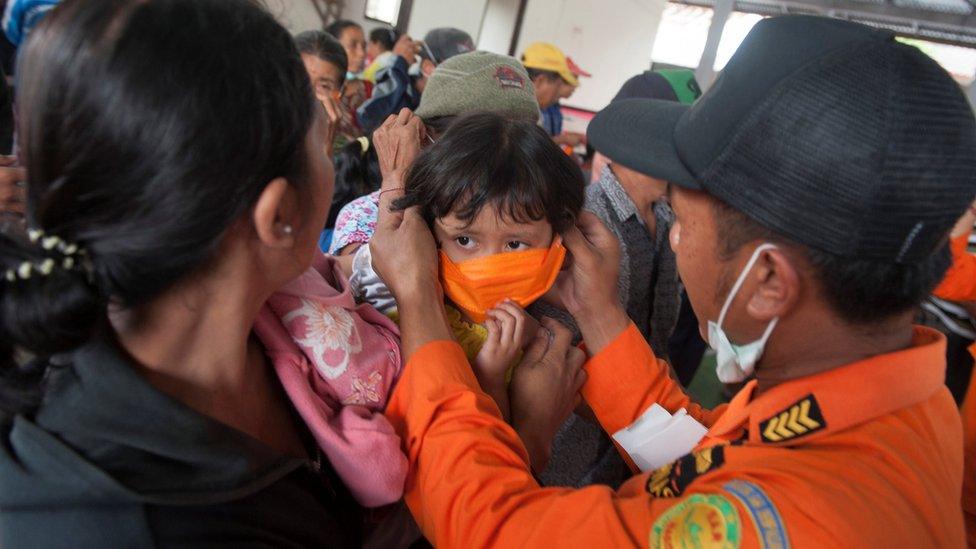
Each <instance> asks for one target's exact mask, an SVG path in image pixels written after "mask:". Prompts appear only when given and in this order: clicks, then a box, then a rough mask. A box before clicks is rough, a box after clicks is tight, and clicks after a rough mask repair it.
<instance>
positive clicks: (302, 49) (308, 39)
mask: <svg viewBox="0 0 976 549" xmlns="http://www.w3.org/2000/svg"><path fill="white" fill-rule="evenodd" d="M295 47H296V48H298V53H302V54H305V55H311V56H314V57H318V58H319V59H321V60H322V61H325V62H326V63H332V64H333V65H335V66H336V67H338V68H339V74H340V76H339V86H340V87H342V85H343V84H345V82H346V67H348V66H349V57H348V56H347V55H346V48H343V47H342V44H340V43H339V41H338V40H336V38H335V37H334V36H332V35H331V34H329V33H327V32H325V31H320V30H310V31H305V32H302V33H299V34H298V35H297V36H295Z"/></svg>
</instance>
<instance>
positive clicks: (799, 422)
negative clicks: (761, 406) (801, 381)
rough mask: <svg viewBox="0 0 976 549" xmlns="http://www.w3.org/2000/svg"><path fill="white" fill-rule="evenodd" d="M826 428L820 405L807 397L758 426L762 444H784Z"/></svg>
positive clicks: (815, 400) (814, 399) (812, 398)
mask: <svg viewBox="0 0 976 549" xmlns="http://www.w3.org/2000/svg"><path fill="white" fill-rule="evenodd" d="M825 427H827V422H826V421H824V417H823V413H822V412H821V411H820V404H818V403H817V399H816V398H815V397H814V396H813V395H812V394H810V395H807V396H805V397H803V398H802V399H800V400H799V401H797V402H796V403H794V404H792V405H790V406H789V407H788V408H786V409H785V410H783V411H781V412H779V413H777V414H776V415H774V416H773V417H771V418H769V419H767V420H766V421H763V422H762V423H760V424H759V432H760V433H761V434H762V439H763V441H764V442H786V441H787V440H794V439H798V438H800V437H805V436H807V435H810V434H813V433H815V432H817V431H820V430H822V429H824V428H825Z"/></svg>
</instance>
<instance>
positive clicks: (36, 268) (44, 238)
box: [4, 229, 85, 282]
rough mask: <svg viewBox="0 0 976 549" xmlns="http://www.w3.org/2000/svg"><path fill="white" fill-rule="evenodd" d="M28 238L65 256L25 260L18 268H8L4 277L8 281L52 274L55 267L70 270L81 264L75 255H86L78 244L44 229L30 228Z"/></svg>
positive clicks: (46, 248)
mask: <svg viewBox="0 0 976 549" xmlns="http://www.w3.org/2000/svg"><path fill="white" fill-rule="evenodd" d="M27 238H28V239H29V240H30V241H31V243H33V244H40V246H41V248H43V249H44V250H47V251H55V250H56V251H57V252H58V253H60V254H61V255H62V256H64V257H63V259H62V260H61V261H57V260H55V259H53V258H50V257H49V258H46V259H44V260H42V261H24V262H23V263H21V264H20V265H18V266H17V267H16V268H13V269H7V271H6V272H5V273H4V278H5V279H7V281H8V282H16V281H17V280H29V279H30V278H31V276H33V275H38V276H47V275H49V274H51V273H52V272H53V271H54V269H55V267H61V268H62V269H64V270H66V271H69V270H71V269H73V268H75V266H79V265H81V263H80V262H79V261H76V260H75V256H84V255H85V251H84V250H82V249H81V248H79V247H78V245H77V244H73V243H70V242H65V241H64V240H63V239H61V238H60V237H57V236H54V235H45V234H44V231H41V230H39V229H29V230H28V231H27Z"/></svg>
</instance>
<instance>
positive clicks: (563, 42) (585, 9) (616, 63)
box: [516, 0, 667, 111]
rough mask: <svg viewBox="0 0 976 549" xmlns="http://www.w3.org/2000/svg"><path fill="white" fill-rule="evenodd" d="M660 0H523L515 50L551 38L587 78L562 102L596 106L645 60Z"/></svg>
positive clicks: (646, 66)
mask: <svg viewBox="0 0 976 549" xmlns="http://www.w3.org/2000/svg"><path fill="white" fill-rule="evenodd" d="M666 3H667V2H666V0H600V1H599V2H596V1H592V0H529V3H528V6H527V8H526V12H525V19H524V20H523V23H522V32H521V35H520V37H519V44H518V47H517V48H516V56H519V55H521V54H522V51H523V50H524V49H525V47H526V46H528V45H529V44H531V43H532V42H537V41H543V42H551V43H553V44H555V45H556V46H558V47H559V48H560V49H562V50H563V51H564V52H565V53H566V54H567V55H569V56H570V57H572V58H573V60H574V61H576V63H577V64H578V65H579V66H580V67H582V68H583V69H584V70H586V71H587V72H589V73H592V74H593V77H592V78H583V79H581V80H582V81H581V85H580V87H579V89H578V90H577V91H576V93H575V94H574V95H573V96H572V97H571V98H569V99H567V100H563V104H565V105H569V106H574V107H580V108H583V109H587V110H592V111H597V110H600V109H602V108H603V107H605V106H606V105H607V103H609V102H610V99H612V98H613V96H614V95H615V94H616V93H617V90H618V89H619V88H620V85H621V84H623V83H624V81H626V80H627V79H628V78H630V77H631V76H634V75H635V74H638V73H640V72H643V71H646V70H647V69H649V68H650V66H651V48H652V47H653V45H654V36H655V34H656V33H657V27H658V25H659V24H660V22H661V15H662V14H663V13H664V7H665V5H666Z"/></svg>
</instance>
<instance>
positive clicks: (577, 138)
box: [522, 42, 590, 147]
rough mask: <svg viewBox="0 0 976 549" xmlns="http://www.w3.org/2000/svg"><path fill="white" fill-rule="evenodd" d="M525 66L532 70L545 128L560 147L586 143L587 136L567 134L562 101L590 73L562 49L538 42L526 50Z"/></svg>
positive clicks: (571, 93)
mask: <svg viewBox="0 0 976 549" xmlns="http://www.w3.org/2000/svg"><path fill="white" fill-rule="evenodd" d="M522 64H524V65H525V68H526V70H528V71H529V76H530V77H531V78H532V84H533V86H535V96H536V99H537V100H538V101H539V109H540V110H541V111H542V123H543V127H544V128H545V129H546V131H547V132H548V133H549V135H551V136H552V139H553V141H555V142H556V144H557V145H561V146H569V147H576V146H577V145H580V144H582V143H585V142H586V136H585V135H583V134H581V133H576V132H566V133H564V132H563V114H562V111H561V110H560V108H559V100H560V99H568V98H569V97H570V96H571V95H573V92H575V91H576V88H578V87H579V85H580V82H579V77H581V76H585V77H589V76H590V73H588V72H586V71H584V70H583V69H581V68H580V67H579V66H578V65H576V63H574V62H573V61H572V59H570V58H568V57H566V54H564V53H563V51H562V50H561V49H559V48H558V47H556V46H554V45H552V44H549V43H546V42H536V43H534V44H531V45H530V46H529V47H528V48H526V49H525V52H524V53H523V54H522Z"/></svg>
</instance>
